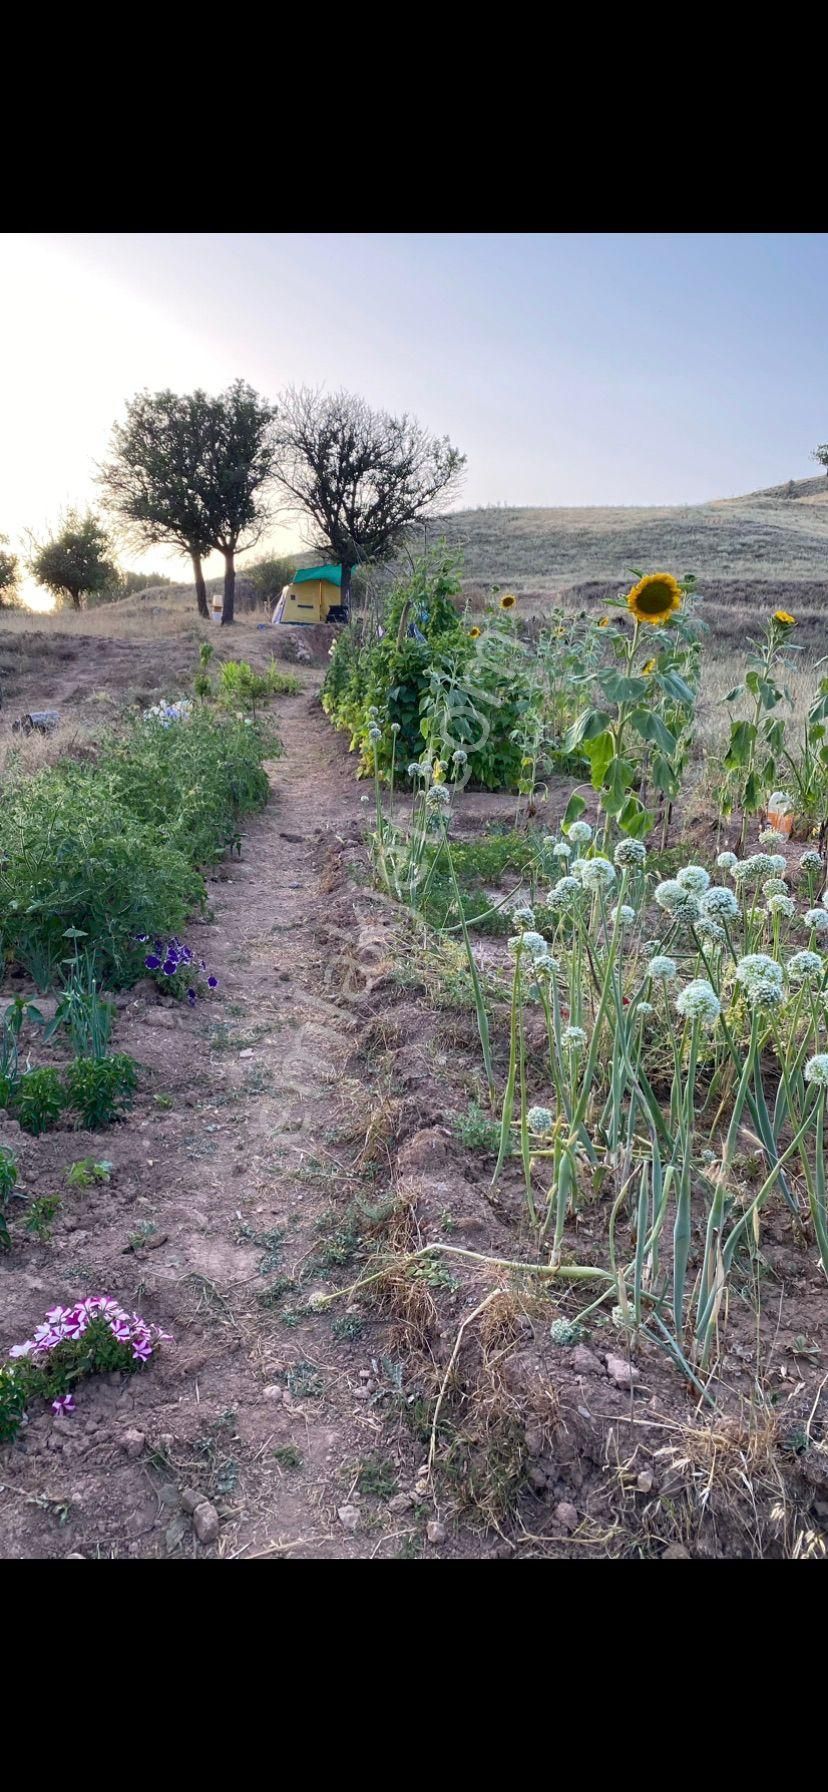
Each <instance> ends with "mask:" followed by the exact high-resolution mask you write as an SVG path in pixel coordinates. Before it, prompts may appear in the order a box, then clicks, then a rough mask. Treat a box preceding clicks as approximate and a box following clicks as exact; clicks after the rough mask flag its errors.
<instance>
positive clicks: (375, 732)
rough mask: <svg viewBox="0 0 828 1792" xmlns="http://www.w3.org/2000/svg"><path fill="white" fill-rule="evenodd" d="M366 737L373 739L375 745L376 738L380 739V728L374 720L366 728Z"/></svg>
mask: <svg viewBox="0 0 828 1792" xmlns="http://www.w3.org/2000/svg"><path fill="white" fill-rule="evenodd" d="M368 739H369V740H370V741H373V743H374V745H376V743H377V741H378V740H382V729H381V728H378V727H377V724H376V722H372V723H371V726H370V728H369V730H368Z"/></svg>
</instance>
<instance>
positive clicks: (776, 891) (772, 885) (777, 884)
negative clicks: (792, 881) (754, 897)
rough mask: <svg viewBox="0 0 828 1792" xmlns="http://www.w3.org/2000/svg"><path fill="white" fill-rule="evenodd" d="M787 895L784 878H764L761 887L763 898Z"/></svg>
mask: <svg viewBox="0 0 828 1792" xmlns="http://www.w3.org/2000/svg"><path fill="white" fill-rule="evenodd" d="M787 894H788V886H787V884H786V882H785V879H784V877H766V878H765V881H764V883H763V885H762V895H763V896H765V897H767V896H787Z"/></svg>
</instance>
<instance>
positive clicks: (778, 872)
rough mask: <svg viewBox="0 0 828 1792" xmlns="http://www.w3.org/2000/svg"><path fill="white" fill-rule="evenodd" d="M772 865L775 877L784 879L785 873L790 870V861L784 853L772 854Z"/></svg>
mask: <svg viewBox="0 0 828 1792" xmlns="http://www.w3.org/2000/svg"><path fill="white" fill-rule="evenodd" d="M771 864H772V866H773V874H774V877H784V875H785V872H786V871H787V869H788V861H787V859H786V857H785V854H784V853H783V852H772V853H771Z"/></svg>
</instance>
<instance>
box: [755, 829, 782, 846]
mask: <svg viewBox="0 0 828 1792" xmlns="http://www.w3.org/2000/svg"><path fill="white" fill-rule="evenodd" d="M784 838H785V836H784V834H780V832H779V829H778V828H763V829H762V831H761V833H760V835H759V845H760V846H778V845H779V842H780V840H784Z"/></svg>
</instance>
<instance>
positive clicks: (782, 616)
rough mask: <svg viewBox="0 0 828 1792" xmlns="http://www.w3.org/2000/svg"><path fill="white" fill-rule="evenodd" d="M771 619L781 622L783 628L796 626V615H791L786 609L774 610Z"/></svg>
mask: <svg viewBox="0 0 828 1792" xmlns="http://www.w3.org/2000/svg"><path fill="white" fill-rule="evenodd" d="M773 620H774V622H781V623H782V625H783V627H784V628H795V627H796V617H795V616H791V614H790V612H789V611H788V610H774V612H773Z"/></svg>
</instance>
